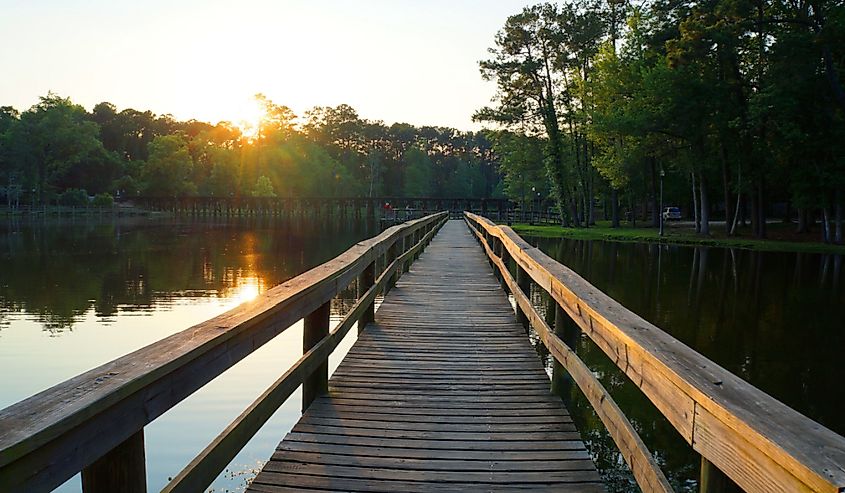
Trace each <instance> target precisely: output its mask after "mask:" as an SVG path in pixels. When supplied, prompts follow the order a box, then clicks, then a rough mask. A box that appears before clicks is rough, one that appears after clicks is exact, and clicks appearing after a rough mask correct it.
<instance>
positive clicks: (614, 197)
mask: <svg viewBox="0 0 845 493" xmlns="http://www.w3.org/2000/svg"><path fill="white" fill-rule="evenodd" d="M610 210H611V220H610V221H611V223H610V226H611V227H612V228H618V227H619V191H618V190H616V189H615V188H614V189H612V190H611V191H610Z"/></svg>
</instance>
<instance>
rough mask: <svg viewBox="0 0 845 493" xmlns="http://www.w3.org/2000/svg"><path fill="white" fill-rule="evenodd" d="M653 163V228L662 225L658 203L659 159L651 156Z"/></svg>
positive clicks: (650, 159) (650, 160) (651, 162)
mask: <svg viewBox="0 0 845 493" xmlns="http://www.w3.org/2000/svg"><path fill="white" fill-rule="evenodd" d="M648 160H649V163H650V164H651V226H652V227H653V228H657V227H660V213H661V212H662V211H660V210H658V205H657V159H655V158H654V157H650V158H649V159H648Z"/></svg>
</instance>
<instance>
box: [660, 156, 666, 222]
mask: <svg viewBox="0 0 845 493" xmlns="http://www.w3.org/2000/svg"><path fill="white" fill-rule="evenodd" d="M664 176H666V172H665V171H663V168H660V236H663V177H664Z"/></svg>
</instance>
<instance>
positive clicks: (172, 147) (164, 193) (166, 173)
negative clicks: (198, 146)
mask: <svg viewBox="0 0 845 493" xmlns="http://www.w3.org/2000/svg"><path fill="white" fill-rule="evenodd" d="M149 147H150V148H149V156H150V157H149V159H148V160H147V162H146V166H144V168H143V172H142V174H141V181H142V191H143V193H144V194H146V195H149V196H152V197H182V196H186V195H193V194H195V193H196V186H195V185H194V184H193V183H191V182H190V181H189V177H190V175H191V170H192V168H193V162H192V161H191V155H190V153H189V152H188V143H187V142H186V141H185V138H184V137H182V136H181V135H178V134H176V135H165V136H160V137H156V138H155V139H153V141H152V142H150V146H149Z"/></svg>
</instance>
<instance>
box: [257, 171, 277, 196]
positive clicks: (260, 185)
mask: <svg viewBox="0 0 845 493" xmlns="http://www.w3.org/2000/svg"><path fill="white" fill-rule="evenodd" d="M252 196H253V197H275V196H276V192H274V191H273V183H271V182H270V178H267V177H266V176H264V175H262V176H259V177H258V181H256V182H255V189H254V190H253V191H252Z"/></svg>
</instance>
